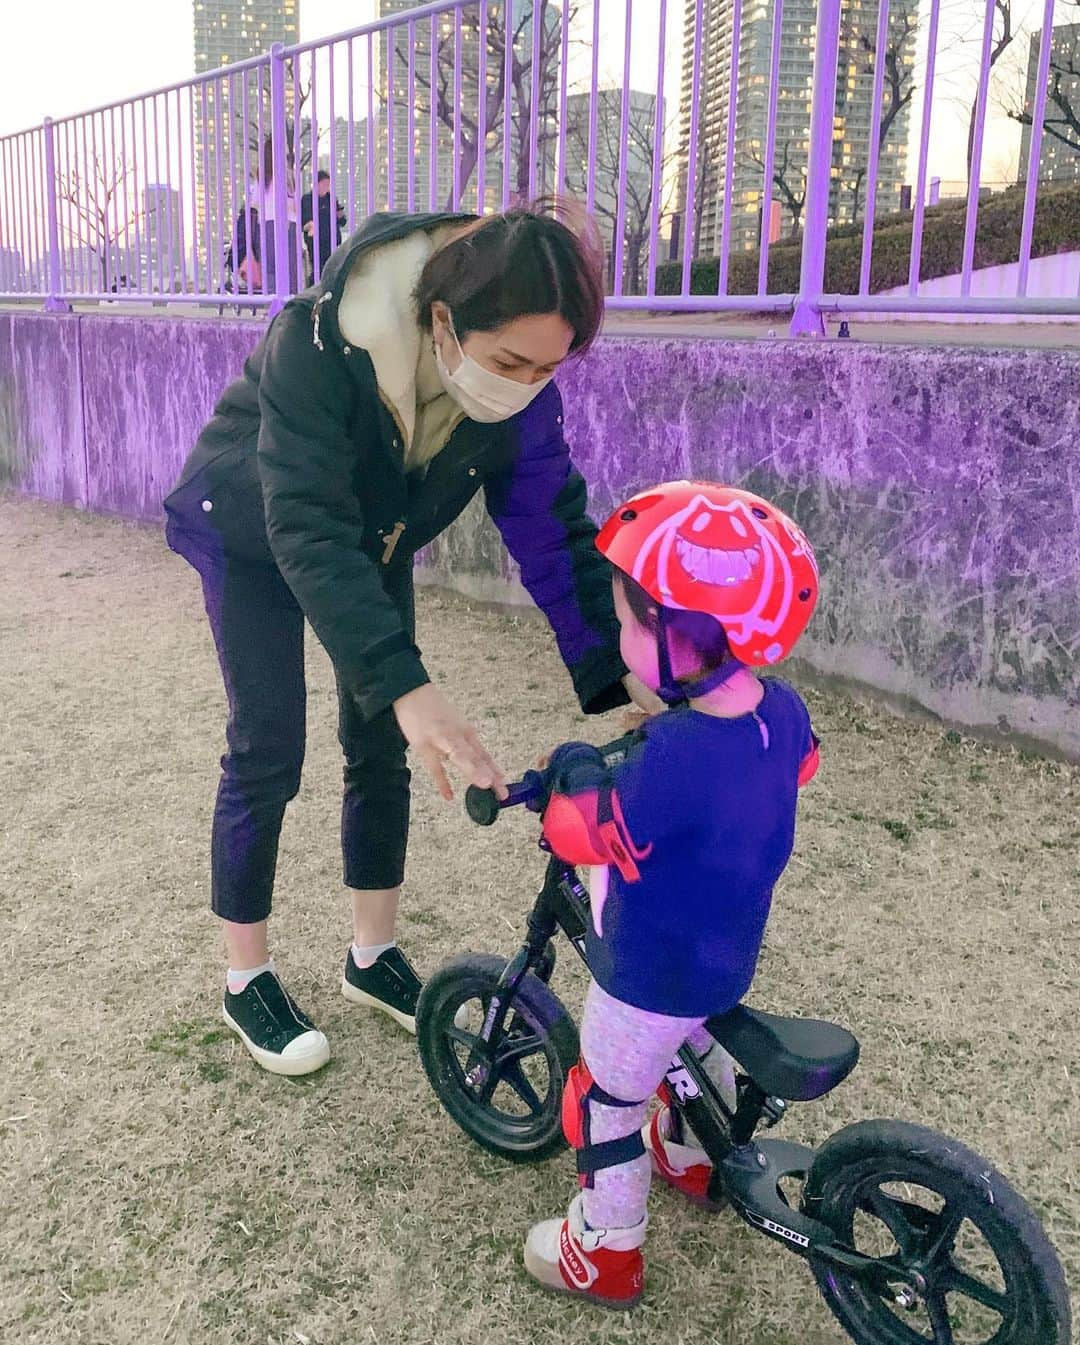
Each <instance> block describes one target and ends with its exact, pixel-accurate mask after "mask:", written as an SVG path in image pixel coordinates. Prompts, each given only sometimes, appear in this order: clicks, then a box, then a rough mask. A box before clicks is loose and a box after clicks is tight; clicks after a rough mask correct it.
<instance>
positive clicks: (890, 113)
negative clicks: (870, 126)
mask: <svg viewBox="0 0 1080 1345" xmlns="http://www.w3.org/2000/svg"><path fill="white" fill-rule="evenodd" d="M918 23H919V0H894V3H893V4H892V5H891V6H890V9H889V24H888V32H887V37H886V44H885V50H884V53H883V60H884V70H883V73H882V92H883V99H882V106H881V129H880V133H879V137H878V156H879V158H880V155H881V152H882V150H883V149H884V148H885V142H886V141H887V140H888V138H889V132H890V131H891V130H892V128H893V125H894V123H895V122H896V119H897V117H899V116H900V114H901V112H903V110H904V109H905V108H906V107H907V106H908V104H909V103H910V102H911V98H912V95H913V94H914V92H915V62H914V60H913V47H914V43H915V30H916V28H917V27H918ZM840 41H841V47H842V49H845V50H846V52H847V54H848V57H849V61H850V62H852V63H854V64H855V68H856V73H857V74H858V75H860V76H862V77H863V78H867V79H872V78H873V76H874V73H875V61H876V58H877V45H876V43H877V34H876V33H872V32H867V31H865V30H855V29H854V28H853V26H852V24H851V20H850V19H845V20H844V21H843V23H842V25H841V30H840ZM841 63H842V62H841ZM867 153H868V154H869V149H868V151H867ZM868 172H869V163H866V164H863V165H862V166H861V167H860V169H859V170H858V171H857V172H856V174H855V177H854V180H853V181H852V182H850V184H849V186H850V190H851V196H852V213H851V218H852V221H853V222H856V221H858V218H859V209H860V200H859V197H860V194H861V192H862V184H863V181H864V179H865V178H866V176H867V174H868Z"/></svg>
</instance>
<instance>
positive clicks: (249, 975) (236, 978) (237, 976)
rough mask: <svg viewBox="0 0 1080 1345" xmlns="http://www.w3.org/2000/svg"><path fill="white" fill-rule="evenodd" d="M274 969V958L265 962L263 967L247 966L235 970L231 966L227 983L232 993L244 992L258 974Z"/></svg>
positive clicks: (226, 979) (226, 978)
mask: <svg viewBox="0 0 1080 1345" xmlns="http://www.w3.org/2000/svg"><path fill="white" fill-rule="evenodd" d="M273 970H274V959H273V958H271V959H270V960H269V962H264V963H263V964H262V966H261V967H245V968H244V969H243V970H242V971H234V970H233V969H232V967H230V968H229V971H228V974H227V975H226V977H225V984H226V985H227V986H228V989H229V994H230V995H240V994H242V993H243V992H244V991H245V990H246V989H247V988H248V986H249V985H250V984H251V982H252V981H253V980H254V979H255V977H256V976H261V975H262V974H263V972H264V971H273Z"/></svg>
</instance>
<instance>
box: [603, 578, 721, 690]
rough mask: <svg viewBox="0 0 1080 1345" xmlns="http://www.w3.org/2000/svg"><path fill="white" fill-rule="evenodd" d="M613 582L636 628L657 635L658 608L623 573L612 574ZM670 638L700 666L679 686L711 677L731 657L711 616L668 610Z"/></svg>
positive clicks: (654, 601) (633, 580) (658, 629)
mask: <svg viewBox="0 0 1080 1345" xmlns="http://www.w3.org/2000/svg"><path fill="white" fill-rule="evenodd" d="M615 578H616V582H617V583H618V584H619V585H620V587H621V588H622V591H623V596H624V597H625V598H626V605H627V607H629V608H630V611H631V612H632V613H633V616H634V620H635V621H636V622H637V623H638V625H639V626H644V628H645V629H646V630H647V631H651V632H652V633H653V635H656V634H658V633H659V631H660V608H659V605H658V604H657V602H656V599H655V598H652V597H650V596H649V594H648V593H646V591H645V590H644V589H643V588H642V587H641V585H640V584H639V583H638V582H637V580H636V579H631V578H630V576H629V575H628V574H626V573H625V572H624V571H622V570H616V571H615ZM665 625H666V626H667V629H668V632H669V634H670V635H671V636H672V637H673V639H674V640H677V641H679V642H680V643H682V644H686V645H689V646H690V648H691V649H693V650H694V652H695V653H696V654H697V656H698V658H699V660H700V663H699V665H698V667H696V668H694V669H693V670H692V671H690V672H687V673H683V675H682V676H681V677H679V678H678V679H677V680H678V681H679V682H694V681H697V679H698V678H700V677H704V676H706V675H707V674H708V673H711V672H712V671H713V669H714V668H719V667H720V665H721V664H722V663H723V662H724V661H725V660H726V659H728V658H730V657H731V651H730V649H729V647H728V642H727V636H726V635H725V634H724V628H723V626H721V624H720V622H719V621H717V619H716V618H715V617H714V616H709V615H708V614H707V613H705V612H684V611H681V610H675V611H673V610H671V609H670V608H669V609H668V614H667V618H666V621H665Z"/></svg>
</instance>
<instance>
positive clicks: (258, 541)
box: [164, 450, 275, 565]
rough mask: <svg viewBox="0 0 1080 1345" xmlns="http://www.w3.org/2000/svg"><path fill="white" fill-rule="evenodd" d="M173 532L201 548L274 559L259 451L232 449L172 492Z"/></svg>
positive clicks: (167, 502)
mask: <svg viewBox="0 0 1080 1345" xmlns="http://www.w3.org/2000/svg"><path fill="white" fill-rule="evenodd" d="M164 506H165V513H166V514H167V515H168V518H169V527H170V531H171V532H179V533H183V534H184V535H185V536H186V537H188V538H190V539H191V541H192V543H194V545H195V546H196V547H197V548H198V549H199V550H201V551H204V552H209V553H210V554H215V555H216V554H224V555H225V556H228V557H231V558H233V559H235V560H242V561H247V562H255V563H259V564H268V565H273V564H274V563H275V562H274V557H273V553H272V552H271V550H270V544H269V543H268V542H267V540H266V519H265V516H264V514H263V498H262V485H261V483H260V481H259V477H258V468H257V466H256V462H255V454H254V453H253V452H252V453H243V452H236V451H234V450H226V451H225V452H224V453H221V454H219V455H218V456H217V457H215V458H212V459H211V460H210V461H209V462H208V463H206V464H205V465H204V466H202V467H200V468H199V469H198V470H197V471H196V472H194V473H193V474H192V475H191V476H190V477H188V478H187V479H186V480H181V482H180V484H179V485H178V486H177V487H176V489H175V490H173V491H172V493H171V494H169V495H168V496H166V498H165V501H164Z"/></svg>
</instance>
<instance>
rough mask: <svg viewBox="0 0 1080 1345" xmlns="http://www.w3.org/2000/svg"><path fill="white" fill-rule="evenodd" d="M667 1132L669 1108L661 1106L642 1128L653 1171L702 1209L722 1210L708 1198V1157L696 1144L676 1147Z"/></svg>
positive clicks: (710, 1177) (719, 1204)
mask: <svg viewBox="0 0 1080 1345" xmlns="http://www.w3.org/2000/svg"><path fill="white" fill-rule="evenodd" d="M670 1131H671V1109H670V1107H661V1108H660V1109H659V1111H657V1112H654V1113H653V1117H652V1120H651V1121H647V1122H646V1123H645V1125H644V1126H643V1127H642V1129H641V1138H642V1139H643V1140H644V1141H645V1149H646V1151H647V1152H648V1155H649V1157H650V1159H651V1160H652V1169H653V1172H655V1173H656V1175H657V1176H658V1177H660V1178H661V1179H662V1180H663V1181H665V1182H667V1184H668V1185H669V1186H673V1187H674V1188H675V1190H676V1191H681V1192H682V1194H683V1195H684V1196H685V1197H686V1198H687V1200H690V1201H693V1203H694V1204H695V1205H700V1206H701V1208H702V1209H706V1210H718V1209H720V1208H722V1206H721V1203H720V1202H718V1201H715V1200H710V1199H709V1182H710V1181H711V1180H712V1172H713V1168H712V1163H711V1162H710V1161H709V1156H708V1154H707V1153H706V1152H705V1150H704V1149H699V1148H697V1146H696V1145H690V1144H676V1142H675V1141H674V1140H672V1139H669V1138H668V1135H669V1133H670Z"/></svg>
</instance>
